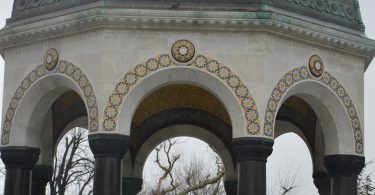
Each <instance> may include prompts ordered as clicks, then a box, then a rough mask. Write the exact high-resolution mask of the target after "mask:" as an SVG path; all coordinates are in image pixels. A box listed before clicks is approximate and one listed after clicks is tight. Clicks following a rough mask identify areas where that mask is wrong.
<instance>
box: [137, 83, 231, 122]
mask: <svg viewBox="0 0 375 195" xmlns="http://www.w3.org/2000/svg"><path fill="white" fill-rule="evenodd" d="M173 108H193V109H199V110H203V111H206V112H208V113H210V114H213V115H215V116H217V117H219V118H220V119H222V120H223V121H225V122H226V123H227V124H229V125H230V124H231V122H230V118H229V115H228V113H227V111H226V109H225V108H224V106H223V105H222V103H221V102H220V101H219V100H218V99H217V98H216V97H215V96H214V95H212V94H211V93H209V92H208V91H206V90H204V89H202V88H199V87H196V86H192V85H187V84H176V85H169V86H166V87H163V88H161V89H158V90H156V91H154V92H153V93H151V94H150V95H148V96H147V97H146V98H145V99H144V100H143V102H142V103H141V104H140V105H139V107H138V109H137V111H136V112H135V114H134V117H133V124H134V125H139V124H140V123H141V122H143V121H144V120H146V119H147V118H148V117H150V116H151V115H153V114H156V113H158V112H161V111H164V110H168V109H173Z"/></svg>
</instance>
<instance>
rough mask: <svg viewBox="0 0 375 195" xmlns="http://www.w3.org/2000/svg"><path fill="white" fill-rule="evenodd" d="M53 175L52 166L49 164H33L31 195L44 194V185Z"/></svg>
mask: <svg viewBox="0 0 375 195" xmlns="http://www.w3.org/2000/svg"><path fill="white" fill-rule="evenodd" d="M52 175H53V167H52V166H49V165H35V166H34V167H33V169H32V179H31V180H32V182H31V184H32V185H31V195H45V194H46V185H47V183H48V182H49V181H50V180H51V178H52Z"/></svg>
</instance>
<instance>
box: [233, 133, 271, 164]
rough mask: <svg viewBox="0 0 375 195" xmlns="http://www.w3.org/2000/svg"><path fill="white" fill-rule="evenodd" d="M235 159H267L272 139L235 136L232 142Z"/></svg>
mask: <svg viewBox="0 0 375 195" xmlns="http://www.w3.org/2000/svg"><path fill="white" fill-rule="evenodd" d="M232 145H233V150H234V154H235V156H236V159H237V161H264V162H266V161H267V158H268V156H269V155H271V153H272V150H273V149H272V146H273V140H272V139H267V138H259V137H241V138H235V139H233V142H232Z"/></svg>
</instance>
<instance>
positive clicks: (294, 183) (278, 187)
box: [267, 164, 306, 195]
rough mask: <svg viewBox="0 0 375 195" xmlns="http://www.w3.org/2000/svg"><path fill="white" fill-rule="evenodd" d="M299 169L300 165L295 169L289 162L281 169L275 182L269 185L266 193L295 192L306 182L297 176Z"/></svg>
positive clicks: (277, 194)
mask: <svg viewBox="0 0 375 195" xmlns="http://www.w3.org/2000/svg"><path fill="white" fill-rule="evenodd" d="M299 169H300V166H299V167H298V168H297V169H296V168H295V167H294V166H293V164H289V166H288V167H286V168H285V169H281V170H280V171H279V175H278V180H277V182H276V184H274V185H271V186H269V188H268V189H267V191H268V192H267V194H274V195H289V194H297V192H298V191H300V190H301V189H302V188H303V186H304V185H305V184H306V183H305V181H304V180H302V179H301V178H299V177H298V172H299Z"/></svg>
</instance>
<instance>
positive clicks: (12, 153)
mask: <svg viewBox="0 0 375 195" xmlns="http://www.w3.org/2000/svg"><path fill="white" fill-rule="evenodd" d="M0 151H1V159H2V160H3V162H4V164H5V168H6V169H9V168H21V169H31V168H32V167H33V166H34V165H35V163H36V162H37V161H38V158H39V154H40V149H39V148H33V147H27V146H6V147H1V148H0Z"/></svg>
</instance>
